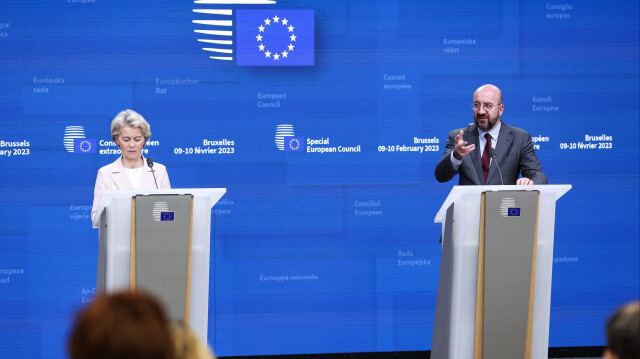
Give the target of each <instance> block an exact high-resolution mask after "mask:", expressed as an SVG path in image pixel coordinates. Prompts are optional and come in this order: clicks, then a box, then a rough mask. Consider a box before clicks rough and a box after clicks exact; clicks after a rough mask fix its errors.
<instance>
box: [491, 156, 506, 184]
mask: <svg viewBox="0 0 640 359" xmlns="http://www.w3.org/2000/svg"><path fill="white" fill-rule="evenodd" d="M489 156H491V158H492V159H493V162H495V163H496V167H498V173H499V174H500V182H502V185H503V186H504V181H503V180H502V171H500V166H498V159H497V157H496V150H495V149H493V148H489Z"/></svg>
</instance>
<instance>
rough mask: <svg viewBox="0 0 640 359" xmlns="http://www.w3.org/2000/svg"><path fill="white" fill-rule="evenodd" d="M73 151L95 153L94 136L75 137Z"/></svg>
mask: <svg viewBox="0 0 640 359" xmlns="http://www.w3.org/2000/svg"><path fill="white" fill-rule="evenodd" d="M73 152H74V153H96V139H95V138H89V139H87V138H76V139H75V140H73Z"/></svg>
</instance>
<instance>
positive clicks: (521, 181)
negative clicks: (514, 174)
mask: <svg viewBox="0 0 640 359" xmlns="http://www.w3.org/2000/svg"><path fill="white" fill-rule="evenodd" d="M516 184H517V185H525V186H531V185H533V184H534V183H533V181H532V180H530V179H528V178H527V177H522V178H518V180H517V181H516Z"/></svg>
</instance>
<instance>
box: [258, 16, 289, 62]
mask: <svg viewBox="0 0 640 359" xmlns="http://www.w3.org/2000/svg"><path fill="white" fill-rule="evenodd" d="M272 22H273V24H274V25H275V24H282V26H286V27H287V30H289V31H288V32H290V33H291V35H290V36H289V40H290V41H289V46H287V49H285V50H284V51H282V52H273V53H272V52H271V51H269V49H266V47H265V46H264V44H263V43H262V38H263V35H262V34H264V33H265V32H264V30H265V29H266V28H267V27H268V26H271V23H272ZM264 25H266V26H267V27H265V26H263V25H262V24H260V27H258V36H256V39H257V41H258V42H259V43H260V45H259V46H258V49H259V50H260V51H262V52H264V57H265V58H267V57H268V58H272V59H273V60H274V61H280V57H282V58H283V59H284V58H287V57H288V56H289V52H291V51H293V48H294V47H295V45H293V43H294V42H295V41H296V38H297V37H296V35H295V34H294V33H293V29H294V27H293V26H292V25H291V24H289V20H287V19H286V18H283V19H281V18H279V17H278V15H276V16H274V17H272V18H266V19H265V20H264ZM261 33H262V34H261ZM265 49H266V50H265ZM287 50H288V51H287Z"/></svg>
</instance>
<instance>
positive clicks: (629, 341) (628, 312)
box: [602, 301, 640, 359]
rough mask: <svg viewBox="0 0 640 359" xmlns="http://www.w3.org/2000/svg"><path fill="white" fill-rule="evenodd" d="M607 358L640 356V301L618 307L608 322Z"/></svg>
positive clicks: (635, 357) (633, 358)
mask: <svg viewBox="0 0 640 359" xmlns="http://www.w3.org/2000/svg"><path fill="white" fill-rule="evenodd" d="M602 357H603V358H605V359H638V358H640V301H635V302H632V303H629V304H627V305H625V306H623V307H621V308H620V309H618V310H617V311H616V312H615V313H613V315H612V316H611V317H610V318H609V321H608V322H607V349H606V350H605V351H604V353H603V355H602Z"/></svg>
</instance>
